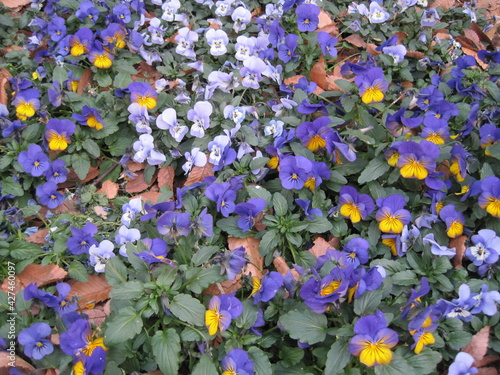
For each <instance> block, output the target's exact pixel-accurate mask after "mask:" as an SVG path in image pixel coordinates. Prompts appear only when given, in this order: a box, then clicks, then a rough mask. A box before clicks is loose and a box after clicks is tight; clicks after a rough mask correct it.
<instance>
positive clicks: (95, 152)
mask: <svg viewBox="0 0 500 375" xmlns="http://www.w3.org/2000/svg"><path fill="white" fill-rule="evenodd" d="M82 146H83V148H84V149H85V151H87V152H88V153H89V154H90V156H92V157H94V158H98V157H99V156H101V149H100V148H99V146H98V145H97V143H95V141H93V140H92V139H88V138H87V139H86V140H85V141H83V143H82Z"/></svg>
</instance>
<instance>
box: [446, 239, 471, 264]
mask: <svg viewBox="0 0 500 375" xmlns="http://www.w3.org/2000/svg"><path fill="white" fill-rule="evenodd" d="M465 241H467V236H458V237H456V238H452V239H451V240H450V245H449V247H451V248H455V249H456V250H457V252H456V254H455V256H454V257H453V266H455V268H460V267H461V266H462V258H463V257H464V254H465Z"/></svg>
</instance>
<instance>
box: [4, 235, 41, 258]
mask: <svg viewBox="0 0 500 375" xmlns="http://www.w3.org/2000/svg"><path fill="white" fill-rule="evenodd" d="M43 252H44V251H43V250H42V248H41V247H40V246H38V245H36V244H34V243H31V242H26V241H22V240H15V241H13V242H12V243H11V244H10V256H11V257H12V258H14V259H29V258H32V257H35V256H37V255H39V254H42V253H43Z"/></svg>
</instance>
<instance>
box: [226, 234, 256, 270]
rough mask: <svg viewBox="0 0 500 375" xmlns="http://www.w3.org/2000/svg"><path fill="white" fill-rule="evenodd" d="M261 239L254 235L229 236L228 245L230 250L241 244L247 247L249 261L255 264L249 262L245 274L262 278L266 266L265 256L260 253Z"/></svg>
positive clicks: (246, 252)
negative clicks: (243, 236) (242, 236)
mask: <svg viewBox="0 0 500 375" xmlns="http://www.w3.org/2000/svg"><path fill="white" fill-rule="evenodd" d="M259 244H260V240H257V239H255V238H253V237H246V238H237V237H229V238H228V239H227V246H228V248H229V250H234V249H237V248H238V247H240V246H243V247H244V248H245V254H246V255H247V257H248V259H249V261H250V262H251V263H253V264H250V263H247V265H246V269H245V270H244V271H243V273H244V274H245V275H252V276H256V277H258V278H259V279H261V278H262V271H263V268H264V258H263V257H261V256H260V255H259Z"/></svg>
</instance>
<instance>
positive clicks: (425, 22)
mask: <svg viewBox="0 0 500 375" xmlns="http://www.w3.org/2000/svg"><path fill="white" fill-rule="evenodd" d="M439 19H440V17H439V14H438V12H437V9H436V8H429V9H424V12H423V13H422V19H421V20H420V24H421V25H422V26H427V27H432V26H434V25H435V24H436V23H437V21H439Z"/></svg>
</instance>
